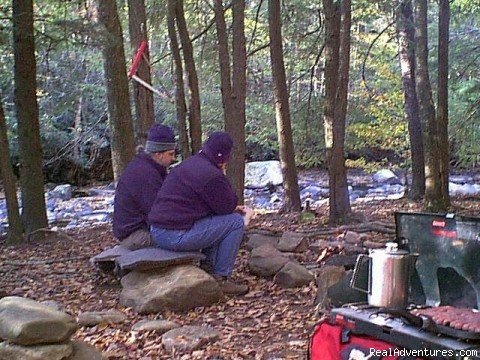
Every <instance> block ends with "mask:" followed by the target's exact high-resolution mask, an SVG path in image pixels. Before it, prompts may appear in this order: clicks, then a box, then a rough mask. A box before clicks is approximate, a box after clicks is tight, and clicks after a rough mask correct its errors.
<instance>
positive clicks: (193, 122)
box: [176, 0, 202, 154]
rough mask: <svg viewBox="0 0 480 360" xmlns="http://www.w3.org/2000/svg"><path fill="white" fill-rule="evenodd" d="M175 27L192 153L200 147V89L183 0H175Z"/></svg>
mask: <svg viewBox="0 0 480 360" xmlns="http://www.w3.org/2000/svg"><path fill="white" fill-rule="evenodd" d="M176 10H177V11H176V19H177V28H178V33H179V35H180V41H181V43H182V50H183V59H184V61H185V69H186V70H187V74H188V88H189V90H190V109H189V114H188V120H189V125H190V141H191V144H192V153H194V154H195V153H197V152H198V151H200V149H201V148H202V122H201V115H200V90H199V88H198V77H197V69H196V67H195V59H194V57H193V47H192V41H191V40H190V35H189V34H188V29H187V23H186V21H185V13H184V10H183V0H177V9H176Z"/></svg>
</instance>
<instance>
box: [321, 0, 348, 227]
mask: <svg viewBox="0 0 480 360" xmlns="http://www.w3.org/2000/svg"><path fill="white" fill-rule="evenodd" d="M323 7H324V12H325V37H326V39H325V107H324V128H325V144H326V147H327V164H328V175H329V187H330V198H329V205H330V211H329V220H330V223H332V224H339V223H344V222H346V221H347V220H348V216H349V215H350V213H351V207H350V198H349V193H348V185H347V171H346V168H345V154H344V146H345V123H346V120H345V119H346V112H347V94H348V77H349V71H348V69H349V66H350V27H351V3H350V1H349V0H344V1H342V3H341V4H340V3H334V2H333V1H332V0H324V1H323Z"/></svg>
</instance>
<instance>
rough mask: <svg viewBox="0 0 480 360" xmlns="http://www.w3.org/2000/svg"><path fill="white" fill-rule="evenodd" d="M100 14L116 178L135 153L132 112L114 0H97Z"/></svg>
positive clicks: (120, 31) (120, 32)
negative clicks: (103, 32)
mask: <svg viewBox="0 0 480 360" xmlns="http://www.w3.org/2000/svg"><path fill="white" fill-rule="evenodd" d="M98 14H99V22H100V24H102V25H103V27H104V30H105V34H104V35H105V36H104V39H103V40H104V43H103V65H104V72H105V81H106V87H107V102H108V115H109V123H110V132H111V149H112V167H113V174H114V178H115V181H116V180H117V179H118V177H119V176H120V174H121V173H122V171H123V169H124V167H125V166H126V165H127V163H128V162H129V161H130V160H131V159H132V158H133V156H134V155H135V144H134V140H133V125H132V113H131V109H130V102H129V93H128V79H127V73H126V65H125V52H124V48H123V36H122V29H121V27H120V21H119V18H118V13H117V5H116V2H115V0H100V1H98Z"/></svg>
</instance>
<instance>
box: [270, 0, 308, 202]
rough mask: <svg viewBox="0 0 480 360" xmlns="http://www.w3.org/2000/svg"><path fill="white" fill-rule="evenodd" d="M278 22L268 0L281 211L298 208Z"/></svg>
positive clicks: (275, 4) (274, 0)
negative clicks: (280, 182) (282, 193)
mask: <svg viewBox="0 0 480 360" xmlns="http://www.w3.org/2000/svg"><path fill="white" fill-rule="evenodd" d="M281 24H282V22H281V11H280V1H279V0H268V30H269V35H270V61H271V63H272V75H273V83H274V85H273V92H274V96H275V118H276V122H277V132H278V142H279V148H280V162H281V163H282V173H283V179H284V187H285V201H284V204H285V205H284V210H285V211H300V210H301V203H300V191H299V188H298V178H297V169H296V167H295V150H294V146H293V137H292V128H291V121H290V107H289V99H288V91H287V82H286V75H285V65H284V62H283V45H282V25H281Z"/></svg>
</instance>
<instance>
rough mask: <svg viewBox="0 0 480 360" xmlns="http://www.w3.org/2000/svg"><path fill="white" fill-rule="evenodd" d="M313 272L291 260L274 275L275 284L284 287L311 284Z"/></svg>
mask: <svg viewBox="0 0 480 360" xmlns="http://www.w3.org/2000/svg"><path fill="white" fill-rule="evenodd" d="M312 280H313V274H312V273H311V272H310V271H308V270H307V268H306V267H304V266H302V265H300V264H298V263H296V262H293V261H289V262H288V263H286V264H285V265H284V266H283V267H282V268H281V269H280V271H279V272H277V274H276V275H275V276H274V278H273V281H274V282H275V284H277V285H279V286H280V287H283V288H297V287H302V286H305V285H308V284H310V282H311V281H312Z"/></svg>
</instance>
